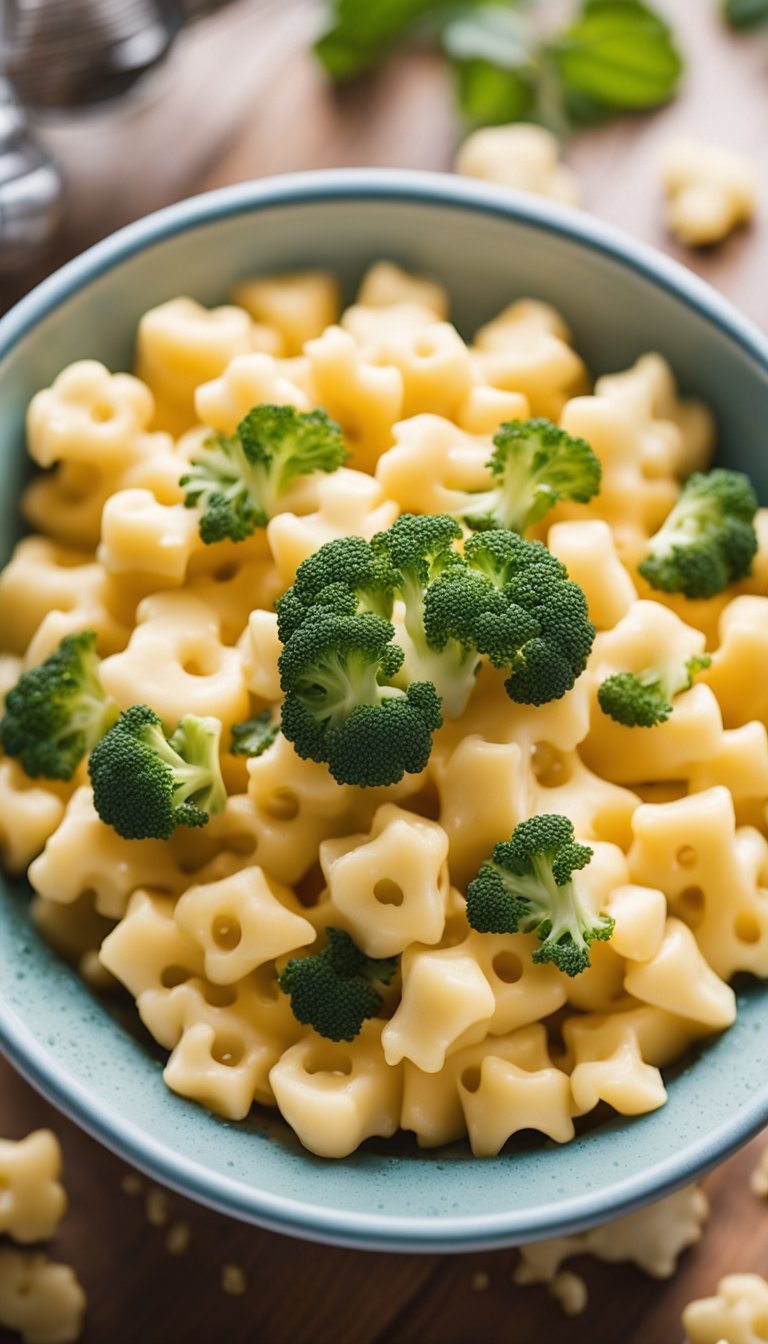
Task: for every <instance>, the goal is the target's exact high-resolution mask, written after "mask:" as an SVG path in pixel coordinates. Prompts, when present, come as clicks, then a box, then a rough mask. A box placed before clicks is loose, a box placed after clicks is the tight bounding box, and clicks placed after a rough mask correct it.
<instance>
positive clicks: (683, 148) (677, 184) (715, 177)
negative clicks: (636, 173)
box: [661, 139, 758, 247]
mask: <svg viewBox="0 0 768 1344" xmlns="http://www.w3.org/2000/svg"><path fill="white" fill-rule="evenodd" d="M661 180H662V184H663V187H664V191H665V193H666V197H667V203H666V209H665V219H666V224H667V228H668V229H669V231H670V233H673V234H675V236H676V237H677V238H679V239H680V241H681V242H683V243H686V244H688V246H690V247H705V246H707V245H708V244H710V243H719V242H721V241H722V239H723V238H726V237H727V236H728V234H729V233H732V232H733V230H734V229H735V228H737V227H738V226H739V225H740V224H746V223H748V222H749V220H750V219H751V218H752V216H753V214H754V213H755V209H756V206H757V185H758V184H757V173H756V170H755V167H754V164H752V163H751V162H750V161H749V159H747V158H745V157H744V156H743V155H741V154H737V153H736V152H735V151H734V150H731V149H726V148H725V147H724V146H721V145H711V144H707V143H706V142H704V141H699V140H689V139H679V140H672V141H670V142H669V143H668V144H667V145H666V146H665V148H664V150H663V153H662V156H661Z"/></svg>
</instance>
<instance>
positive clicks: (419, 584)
mask: <svg viewBox="0 0 768 1344" xmlns="http://www.w3.org/2000/svg"><path fill="white" fill-rule="evenodd" d="M461 535H462V533H461V528H460V527H459V524H458V523H457V522H456V521H455V520H454V519H453V518H449V517H448V516H447V515H446V514H434V515H432V514H429V515H425V516H421V515H416V514H408V513H406V514H403V515H402V516H401V517H400V518H398V519H397V520H396V521H395V522H394V523H393V524H392V526H391V527H390V528H389V530H388V531H387V532H379V533H378V534H377V535H376V536H375V537H374V538H373V541H372V543H371V545H372V547H373V550H374V552H375V553H376V554H377V555H378V556H380V557H382V558H383V559H384V560H385V561H386V562H387V564H388V565H389V566H391V568H392V570H393V572H394V576H395V577H394V586H395V592H396V594H397V596H398V597H399V598H400V599H401V600H402V602H403V605H404V609H405V632H404V636H403V640H402V642H403V650H404V654H405V658H404V663H403V676H402V680H404V681H406V682H411V681H428V682H431V683H432V685H433V686H434V687H435V690H436V691H437V694H438V696H439V697H440V703H441V706H442V709H443V711H444V713H445V714H446V716H447V717H448V718H450V719H455V718H458V717H459V716H460V715H461V714H463V712H464V710H465V709H466V706H467V701H468V700H469V697H470V695H471V694H472V690H473V688H474V685H475V681H476V679H477V674H478V671H479V669H480V657H479V655H478V651H477V649H476V648H473V647H472V645H471V642H468V641H465V640H462V639H461V638H455V637H453V635H452V634H450V633H449V632H448V631H438V630H433V629H430V628H429V626H428V621H429V618H428V614H427V611H428V605H429V594H430V593H431V591H432V589H433V587H434V586H435V584H436V583H437V582H438V581H439V580H440V579H441V578H442V577H443V576H445V575H449V574H463V573H464V572H465V569H466V566H465V564H464V562H463V560H462V558H461V556H460V555H459V553H458V552H457V551H456V550H455V549H454V542H456V541H458V540H459V539H460V538H461Z"/></svg>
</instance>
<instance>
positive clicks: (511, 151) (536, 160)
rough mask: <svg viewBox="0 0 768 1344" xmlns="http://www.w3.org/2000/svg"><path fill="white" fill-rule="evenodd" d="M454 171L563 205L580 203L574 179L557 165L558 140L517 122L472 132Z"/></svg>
mask: <svg viewBox="0 0 768 1344" xmlns="http://www.w3.org/2000/svg"><path fill="white" fill-rule="evenodd" d="M455 168H456V172H457V173H461V174H463V176H464V177H479V178H482V179H483V180H484V181H486V182H498V183H499V185H500V186H502V187H512V188H514V189H515V190H516V191H530V192H532V193H533V194H534V195H535V196H549V197H550V198H551V199H552V200H555V201H562V202H563V203H564V204H565V205H578V203H579V187H578V183H577V180H576V177H575V175H574V174H573V173H572V172H571V170H570V168H567V167H566V166H565V165H564V164H562V163H561V162H560V146H559V144H558V141H557V139H556V137H555V136H554V135H552V133H551V131H547V130H545V129H544V127H543V126H529V125H527V124H526V123H525V122H519V123H517V124H516V125H514V126H488V127H485V128H484V129H483V130H480V131H474V132H473V133H472V135H470V136H469V137H468V138H467V139H466V140H465V141H464V144H463V145H462V146H461V148H460V149H459V152H458V154H457V155H456V163H455Z"/></svg>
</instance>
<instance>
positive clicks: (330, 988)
mask: <svg viewBox="0 0 768 1344" xmlns="http://www.w3.org/2000/svg"><path fill="white" fill-rule="evenodd" d="M325 932H326V935H327V938H328V943H327V946H326V947H324V948H323V949H322V950H321V951H320V952H311V953H310V954H309V955H308V956H305V957H294V958H293V959H292V960H291V961H289V962H288V963H287V965H286V966H285V967H284V968H283V970H282V971H281V972H280V975H279V976H278V983H279V985H280V988H281V989H282V991H283V993H285V994H289V995H290V999H291V1011H292V1012H293V1015H294V1017H295V1018H296V1019H297V1021H299V1022H303V1023H304V1024H305V1025H306V1026H309V1027H312V1028H313V1029H314V1030H315V1031H316V1032H317V1033H318V1035H320V1036H325V1037H326V1038H327V1039H328V1040H329V1041H353V1040H354V1039H355V1037H356V1036H357V1035H358V1034H359V1032H360V1028H361V1027H362V1025H363V1022H364V1021H365V1020H366V1018H368V1017H375V1016H376V1014H377V1013H378V1012H379V1011H380V1009H381V1005H382V1002H383V999H382V994H381V991H380V990H379V989H378V988H377V985H388V984H390V982H391V981H392V979H393V978H394V976H395V973H396V971H397V957H384V958H380V959H375V958H373V957H366V955H365V953H364V952H361V951H360V948H359V947H358V946H357V944H356V943H355V942H354V940H353V939H352V938H351V937H350V935H349V934H348V933H346V932H345V930H344V929H334V928H328V929H326V930H325Z"/></svg>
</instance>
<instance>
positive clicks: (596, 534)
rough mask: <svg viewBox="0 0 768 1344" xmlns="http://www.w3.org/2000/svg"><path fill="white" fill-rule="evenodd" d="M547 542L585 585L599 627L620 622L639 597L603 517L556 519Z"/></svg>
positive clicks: (579, 582)
mask: <svg viewBox="0 0 768 1344" xmlns="http://www.w3.org/2000/svg"><path fill="white" fill-rule="evenodd" d="M547 545H548V547H549V549H550V550H551V552H552V554H553V555H556V556H557V558H558V560H560V561H561V562H562V563H563V564H564V565H565V567H566V569H567V570H568V577H569V578H571V579H573V581H574V583H578V585H579V587H580V588H583V589H584V592H585V594H586V598H587V603H588V605H589V618H590V620H591V621H592V622H593V623H594V625H596V626H597V628H598V630H610V629H612V627H613V626H615V625H618V623H619V621H620V620H621V619H622V617H624V616H626V615H627V613H628V612H629V609H630V607H631V606H632V603H633V602H635V601H636V600H637V589H636V587H635V585H634V583H633V581H632V577H631V575H630V574H629V572H628V571H627V570H626V569H625V568H624V566H623V564H622V563H621V560H620V559H619V555H618V552H617V550H616V543H615V542H614V539H613V533H612V532H611V529H610V527H609V526H608V524H607V523H606V522H604V521H603V520H602V519H600V518H594V519H585V520H584V521H583V522H571V523H555V525H554V526H553V527H551V528H550V529H549V532H548V534H547Z"/></svg>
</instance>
